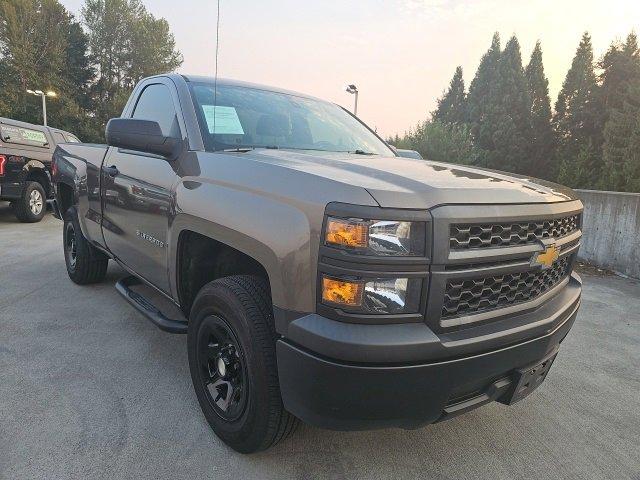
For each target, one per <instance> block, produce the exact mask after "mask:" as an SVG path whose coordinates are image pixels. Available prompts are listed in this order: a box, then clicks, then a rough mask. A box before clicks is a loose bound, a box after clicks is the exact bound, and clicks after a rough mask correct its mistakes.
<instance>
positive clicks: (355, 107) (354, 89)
mask: <svg viewBox="0 0 640 480" xmlns="http://www.w3.org/2000/svg"><path fill="white" fill-rule="evenodd" d="M345 90H346V91H347V92H348V93H351V94H353V95H355V103H354V105H353V114H354V115H355V116H356V117H357V116H358V87H356V86H355V85H354V84H351V85H347V86H346V88H345Z"/></svg>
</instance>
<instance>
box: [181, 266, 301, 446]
mask: <svg viewBox="0 0 640 480" xmlns="http://www.w3.org/2000/svg"><path fill="white" fill-rule="evenodd" d="M272 312H273V309H272V305H271V297H270V294H269V287H268V285H267V283H266V282H265V281H264V280H263V279H261V278H259V277H254V276H249V275H237V276H232V277H226V278H222V279H219V280H215V281H213V282H210V283H208V284H206V285H205V286H204V287H202V289H201V290H200V292H199V293H198V295H197V297H196V299H195V301H194V303H193V306H192V308H191V315H190V317H189V329H188V333H187V347H188V355H189V369H190V371H191V379H192V381H193V386H194V388H195V392H196V396H197V397H198V402H199V403H200V407H201V408H202V411H203V413H204V415H205V417H206V419H207V421H208V422H209V425H211V428H212V429H213V431H214V432H215V433H216V435H217V436H218V437H219V438H220V439H221V440H222V441H224V442H225V443H226V444H227V445H229V446H230V447H231V448H233V449H234V450H236V451H238V452H241V453H253V452H257V451H260V450H265V449H267V448H269V447H271V446H273V445H275V444H276V443H278V442H280V441H281V440H283V439H284V438H286V437H287V436H289V435H290V434H291V433H292V432H293V431H294V430H295V427H296V426H297V424H298V419H297V418H296V417H294V416H293V415H291V414H290V413H289V412H287V411H286V410H285V409H284V406H283V404H282V398H281V396H280V385H279V383H278V369H277V365H276V351H275V339H276V334H275V329H274V326H273V313H272ZM221 362H222V363H223V364H225V365H226V367H224V368H222V369H221V368H220V367H219V365H220V363H221ZM221 370H222V372H225V371H226V374H227V375H228V377H225V376H223V375H222V374H221ZM230 392H232V394H231V393H230ZM225 405H226V408H225Z"/></svg>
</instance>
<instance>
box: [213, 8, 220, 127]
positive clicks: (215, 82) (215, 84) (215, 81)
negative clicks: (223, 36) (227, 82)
mask: <svg viewBox="0 0 640 480" xmlns="http://www.w3.org/2000/svg"><path fill="white" fill-rule="evenodd" d="M219 47H220V0H218V17H217V19H216V66H215V69H216V70H215V76H214V77H213V135H214V139H215V135H216V117H217V115H216V110H217V108H218V52H219V50H220V48H219Z"/></svg>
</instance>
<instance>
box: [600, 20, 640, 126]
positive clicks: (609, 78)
mask: <svg viewBox="0 0 640 480" xmlns="http://www.w3.org/2000/svg"><path fill="white" fill-rule="evenodd" d="M598 68H599V69H600V70H601V72H602V73H601V74H600V78H599V80H600V84H601V85H602V88H601V95H600V96H601V102H602V105H603V106H604V109H605V113H606V114H607V115H608V114H609V111H610V110H612V109H617V110H620V109H621V108H622V103H623V101H624V98H625V95H626V90H627V88H628V86H629V83H630V82H631V81H632V80H633V79H634V78H636V76H637V75H638V69H639V68H640V58H639V50H638V37H637V36H636V34H635V33H633V32H631V33H630V34H629V35H628V36H627V39H626V42H625V43H623V44H620V43H619V42H614V43H612V44H611V46H610V47H609V49H608V50H607V52H606V53H605V54H604V55H603V57H602V59H601V60H600V62H598Z"/></svg>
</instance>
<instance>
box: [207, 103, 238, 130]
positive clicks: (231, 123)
mask: <svg viewBox="0 0 640 480" xmlns="http://www.w3.org/2000/svg"><path fill="white" fill-rule="evenodd" d="M202 110H203V111H204V118H205V120H206V121H207V128H208V129H209V133H218V134H222V135H244V130H243V129H242V124H241V123H240V119H239V118H238V112H236V109H235V108H233V107H223V106H220V105H218V106H214V105H202Z"/></svg>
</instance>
